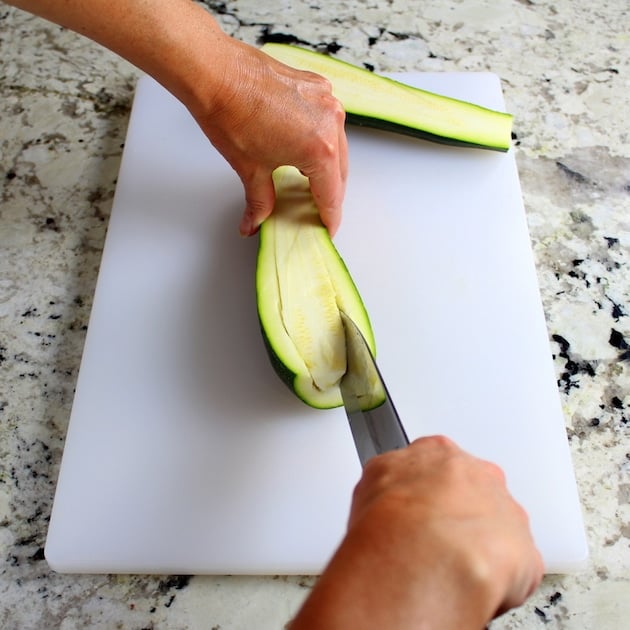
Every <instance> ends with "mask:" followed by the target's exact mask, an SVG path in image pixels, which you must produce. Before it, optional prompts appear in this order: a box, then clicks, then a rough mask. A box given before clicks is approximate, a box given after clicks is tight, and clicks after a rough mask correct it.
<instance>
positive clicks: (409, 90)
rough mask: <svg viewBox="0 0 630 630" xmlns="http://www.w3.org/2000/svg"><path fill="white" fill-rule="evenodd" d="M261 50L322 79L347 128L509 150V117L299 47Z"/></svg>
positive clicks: (290, 46) (266, 47) (510, 131)
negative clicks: (343, 114)
mask: <svg viewBox="0 0 630 630" xmlns="http://www.w3.org/2000/svg"><path fill="white" fill-rule="evenodd" d="M262 51H263V52H265V53H267V54H268V55H270V56H271V57H273V58H275V59H277V60H278V61H281V62H282V63H285V64H287V65H289V66H292V67H294V68H297V69H300V70H307V71H311V72H315V73H317V74H320V75H322V76H324V77H326V78H327V79H328V80H329V81H330V82H331V84H332V88H333V94H334V96H335V97H336V98H337V99H339V101H340V102H341V104H342V105H343V107H344V109H345V111H346V119H347V121H348V123H351V124H359V125H364V126H369V127H374V128H377V129H382V130H384V131H390V132H396V133H402V134H405V135H409V136H413V137H416V138H422V139H424V140H430V141H432V142H439V143H440V144H448V145H452V146H461V147H470V148H477V149H489V150H493V151H502V152H505V151H508V150H509V149H510V147H511V144H512V120H513V118H512V116H511V114H508V113H505V112H499V111H495V110H492V109H488V108H485V107H481V106H479V105H475V104H473V103H469V102H467V101H463V100H459V99H454V98H450V97H447V96H443V95H439V94H435V93H432V92H428V91H427V90H422V89H419V88H414V87H412V86H409V85H406V84H404V83H401V82H400V81H396V80H395V79H391V78H389V77H385V76H381V75H378V74H375V73H373V72H370V71H368V70H366V69H365V68H360V67H358V66H355V65H353V64H350V63H348V62H346V61H342V60H339V59H335V58H333V57H330V56H328V55H324V54H321V53H317V52H314V51H311V50H307V49H305V48H301V47H298V46H293V45H289V44H276V43H268V44H265V45H264V46H263V47H262ZM392 112H395V113H392Z"/></svg>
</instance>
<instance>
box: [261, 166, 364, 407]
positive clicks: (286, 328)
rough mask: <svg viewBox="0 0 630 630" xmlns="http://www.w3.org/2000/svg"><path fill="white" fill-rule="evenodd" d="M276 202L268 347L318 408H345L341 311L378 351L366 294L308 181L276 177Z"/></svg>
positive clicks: (265, 295) (291, 175)
mask: <svg viewBox="0 0 630 630" xmlns="http://www.w3.org/2000/svg"><path fill="white" fill-rule="evenodd" d="M273 178H274V185H275V188H276V205H275V207H274V211H273V212H272V213H271V215H270V216H269V217H268V218H267V219H266V220H265V221H264V222H263V224H262V225H261V227H260V231H259V246H258V257H257V261H256V301H257V307H258V318H259V321H260V327H261V331H262V336H263V339H264V341H265V346H266V348H267V352H268V354H269V358H270V360H271V364H272V365H273V367H274V369H275V371H276V373H277V374H278V376H279V377H280V378H281V379H282V380H283V381H284V383H285V384H286V385H287V386H288V387H289V388H290V389H291V391H293V393H294V394H295V395H296V396H298V398H300V399H301V400H303V401H304V402H305V403H306V404H308V405H310V406H311V407H316V408H318V409H330V408H333V407H339V406H340V405H342V404H343V401H342V399H341V392H340V390H339V381H340V380H341V377H342V376H343V375H344V374H345V372H346V340H345V333H344V327H343V323H342V320H341V315H340V310H341V311H343V312H345V313H346V314H347V315H349V316H350V317H351V318H352V320H353V321H354V322H355V323H356V325H357V327H358V328H359V330H360V331H361V332H362V333H363V336H364V337H365V338H366V341H367V343H368V345H369V347H370V350H371V351H372V352H373V353H374V351H375V344H374V334H373V331H372V326H371V324H370V320H369V318H368V315H367V312H366V310H365V306H364V305H363V301H362V300H361V296H360V295H359V292H358V290H357V288H356V286H355V284H354V282H353V280H352V278H351V276H350V273H349V272H348V269H347V267H346V265H345V263H344V262H343V260H342V258H341V256H340V255H339V253H338V252H337V250H336V248H335V246H334V245H333V242H332V240H331V239H330V236H329V234H328V231H327V230H326V228H325V227H324V225H323V224H322V222H321V221H320V218H319V212H318V210H317V206H316V205H315V202H314V201H313V198H312V196H311V190H310V186H309V182H308V179H307V178H306V177H304V176H303V175H302V174H301V173H300V172H299V171H298V170H297V169H296V168H294V167H292V166H281V167H280V168H278V169H276V171H275V172H274V175H273Z"/></svg>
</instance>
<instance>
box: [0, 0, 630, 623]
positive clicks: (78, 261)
mask: <svg viewBox="0 0 630 630" xmlns="http://www.w3.org/2000/svg"><path fill="white" fill-rule="evenodd" d="M206 4H207V6H208V7H209V9H210V10H212V11H213V12H214V13H215V15H216V16H217V18H218V19H219V20H220V22H221V24H222V25H223V27H224V28H225V30H226V31H227V32H229V33H230V34H233V35H234V36H236V37H238V38H240V39H243V40H245V41H247V42H249V43H252V44H260V43H262V42H263V41H268V40H274V39H275V40H277V39H283V40H286V39H288V40H290V41H295V42H298V43H301V44H303V45H305V46H313V47H317V48H318V49H328V50H329V51H330V52H333V53H334V54H335V55H337V56H338V57H340V58H342V59H346V60H348V61H351V62H355V63H358V64H363V63H365V64H369V66H370V67H373V68H374V69H375V70H376V71H381V72H386V71H410V70H418V71H479V70H483V71H485V70H487V71H491V72H494V73H496V74H498V75H499V76H500V78H501V80H502V85H503V90H504V94H505V99H506V103H507V108H508V110H509V111H510V112H512V113H513V114H514V115H515V121H516V122H515V128H514V131H515V134H516V137H515V147H514V150H515V152H516V158H517V163H518V167H519V172H520V177H521V183H522V189H523V197H524V201H525V207H526V210H527V218H528V222H529V228H530V234H531V240H532V246H533V250H534V254H535V259H536V264H537V271H538V278H539V283H540V289H541V294H542V299H543V305H544V309H545V314H546V318H547V325H548V330H549V337H550V344H551V349H552V352H553V353H554V360H555V367H556V371H557V377H558V385H559V390H560V396H561V399H562V404H563V409H564V412H565V417H566V427H567V437H568V440H569V443H570V448H571V453H572V456H573V461H574V465H575V473H576V477H577V481H578V487H579V492H580V496H581V500H582V505H583V509H584V517H585V524H586V530H587V535H588V540H589V546H590V551H591V557H590V560H589V564H588V567H587V568H586V569H585V570H584V571H582V572H580V573H578V574H576V575H565V576H547V577H546V578H545V580H544V583H543V585H542V586H541V588H540V589H539V591H538V592H537V593H536V594H535V595H534V596H533V597H532V598H531V599H530V600H529V601H528V602H527V603H526V604H525V605H524V606H523V607H521V608H520V609H519V610H516V611H513V612H511V613H508V614H507V615H505V616H503V617H502V618H500V619H499V620H497V621H496V622H494V623H493V624H492V628H493V629H511V628H535V627H538V626H543V625H546V626H547V627H549V628H575V629H578V628H579V629H583V628H602V629H608V628H610V629H615V628H622V627H625V626H627V623H628V621H627V620H628V618H630V443H629V442H628V437H629V427H628V419H629V417H630V411H629V410H630V394H629V393H628V392H629V388H630V375H629V366H630V363H629V360H630V319H629V316H630V218H629V217H630V142H629V138H628V126H627V116H628V112H629V111H630V101H629V97H628V95H629V94H630V80H629V76H630V61H629V56H628V50H630V38H629V35H628V28H627V25H628V23H629V20H630V10H629V8H628V4H627V2H626V1H625V0H608V1H606V0H603V1H601V2H589V3H587V2H581V1H571V0H558V1H556V2H553V3H551V2H546V1H545V0H500V1H498V2H473V1H472V0H460V1H456V0H447V1H445V2H442V1H438V0H429V1H428V2H422V3H421V2H413V1H409V0H405V1H402V0H387V1H386V0H374V1H373V2H369V3H366V2H363V1H361V0H348V1H347V2H343V3H335V4H334V7H335V8H334V10H329V9H327V8H326V3H318V4H319V6H318V4H316V3H313V2H302V1H300V0H296V1H295V2H293V3H287V2H277V1H272V2H264V3H260V2H255V1H245V0H242V1H241V2H236V1H232V0H228V1H227V2H207V3H206ZM331 6H333V5H331ZM0 59H2V62H1V65H0V94H1V99H0V182H1V183H0V243H1V249H0V256H1V258H0V265H1V274H0V322H1V325H0V375H1V377H0V550H1V554H0V558H1V560H0V562H1V564H0V602H1V603H0V625H1V626H2V627H3V628H7V629H11V630H12V629H18V628H20V629H24V628H26V629H28V628H44V627H45V628H64V629H71V628H134V629H135V628H137V629H140V628H172V629H185V628H186V629H188V628H190V629H196V628H222V629H226V628H258V629H264V628H281V627H282V626H283V625H284V624H285V623H286V622H287V620H288V619H289V618H290V617H291V614H292V612H293V611H294V610H295V609H296V608H297V607H298V606H299V604H300V602H301V601H302V599H303V597H304V596H305V595H306V593H307V592H308V589H309V588H310V587H311V586H312V584H313V582H314V578H312V577H279V576H269V577H209V576H204V577H187V576H108V575H102V576H68V575H59V574H55V573H52V572H51V571H50V570H49V568H48V566H47V564H46V561H45V559H44V555H43V546H44V542H45V537H46V531H47V521H48V518H49V515H50V510H51V505H52V500H53V496H54V489H55V483H56V478H57V474H58V469H59V463H60V459H61V455H62V451H63V445H64V438H65V433H66V428H67V423H68V418H69V414H70V408H71V404H72V398H73V388H74V385H75V382H76V378H77V374H78V369H79V363H80V358H81V353H82V349H83V342H84V338H85V331H86V328H87V323H88V318H89V315H90V308H91V300H92V295H93V292H94V287H95V282H96V277H97V273H98V268H99V262H100V256H101V251H102V247H103V242H104V238H105V233H106V229H107V223H108V217H109V213H110V209H111V204H112V197H113V194H114V189H115V185H116V177H117V173H118V169H119V165H120V157H121V152H122V147H123V143H124V139H125V132H126V126H127V122H128V116H129V111H130V106H131V100H132V97H133V93H134V86H135V81H136V79H137V76H138V72H137V71H136V70H135V69H134V68H133V67H132V66H130V65H129V64H127V63H126V62H124V61H123V60H121V59H119V58H117V57H116V56H115V55H113V54H111V53H109V52H107V51H105V50H103V49H102V48H100V47H99V46H97V45H95V44H93V43H91V42H89V41H87V40H85V39H83V38H81V37H79V36H77V35H75V34H72V33H69V32H67V31H64V30H63V29H61V28H59V27H56V26H53V25H51V24H48V23H46V22H44V21H42V20H40V19H37V18H34V17H32V16H29V15H27V14H25V13H22V12H20V11H18V10H15V9H13V8H9V7H7V6H4V5H0Z"/></svg>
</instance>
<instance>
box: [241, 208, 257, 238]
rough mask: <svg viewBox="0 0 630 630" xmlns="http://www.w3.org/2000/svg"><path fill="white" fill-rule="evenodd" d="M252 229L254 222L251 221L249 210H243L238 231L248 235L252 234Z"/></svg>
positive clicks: (245, 235)
mask: <svg viewBox="0 0 630 630" xmlns="http://www.w3.org/2000/svg"><path fill="white" fill-rule="evenodd" d="M253 229H254V224H253V222H252V217H251V215H250V213H249V212H245V214H244V215H243V218H242V219H241V225H240V226H239V231H240V233H241V236H243V237H248V236H251V235H252V233H253V232H252V230H253Z"/></svg>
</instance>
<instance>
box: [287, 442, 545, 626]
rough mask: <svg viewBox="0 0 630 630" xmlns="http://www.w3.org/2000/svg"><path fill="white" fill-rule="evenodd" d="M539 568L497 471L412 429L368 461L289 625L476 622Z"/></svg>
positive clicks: (519, 595)
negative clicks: (401, 445) (401, 444)
mask: <svg viewBox="0 0 630 630" xmlns="http://www.w3.org/2000/svg"><path fill="white" fill-rule="evenodd" d="M542 575H543V563H542V559H541V557H540V554H539V552H538V551H537V549H536V547H535V545H534V542H533V540H532V537H531V533H530V530H529V524H528V518H527V515H526V514H525V512H524V510H523V509H522V508H521V507H520V506H519V505H518V504H517V503H516V502H515V501H514V499H513V498H512V497H511V495H510V494H509V492H508V490H507V488H506V485H505V479H504V475H503V473H502V472H501V470H500V469H499V468H498V467H497V466H495V465H494V464H491V463H488V462H485V461H482V460H479V459H477V458H475V457H473V456H471V455H469V454H467V453H465V452H464V451H462V450H461V449H460V448H459V447H458V446H456V445H455V444H454V443H453V442H451V441H450V440H448V439H447V438H444V437H430V438H422V439H420V440H416V441H415V442H413V443H412V444H411V445H410V446H409V447H407V448H405V449H402V450H399V451H392V452H390V453H386V454H384V455H381V456H379V457H376V458H374V459H372V460H370V461H369V462H368V464H367V466H366V467H365V470H364V473H363V477H362V478H361V480H360V482H359V484H358V485H357V487H356V489H355V493H354V496H353V502H352V508H351V513H350V519H349V524H348V532H347V535H346V538H345V539H344V541H343V542H342V544H341V546H340V547H339V549H338V550H337V552H336V554H335V556H334V557H333V559H332V560H331V562H330V564H329V566H328V567H327V568H326V570H325V571H324V573H323V574H322V576H321V578H320V580H319V582H318V583H317V584H316V586H315V588H314V590H313V592H312V593H311V596H310V597H309V598H308V599H307V601H306V603H305V604H304V606H303V608H302V610H301V611H300V612H299V613H298V615H297V617H296V619H295V622H294V625H292V626H291V627H292V630H298V629H300V630H304V629H307V628H315V627H326V628H330V629H331V630H332V629H334V628H345V627H360V628H363V629H365V630H367V629H369V628H388V629H390V630H394V629H397V628H401V629H402V628H421V627H422V628H425V627H426V628H440V629H441V630H442V629H444V630H446V629H451V628H453V629H455V628H457V629H458V630H460V629H466V628H482V627H483V626H484V625H485V624H487V623H488V622H489V621H490V620H491V619H492V618H494V617H495V616H497V615H500V614H501V613H503V612H505V611H507V610H509V609H510V608H513V607H515V606H519V605H520V604H522V603H523V602H524V601H525V600H526V599H527V597H529V595H531V594H532V592H533V591H534V590H535V589H536V588H537V586H538V584H539V583H540V580H541V579H542ZM318 624H319V626H318Z"/></svg>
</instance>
